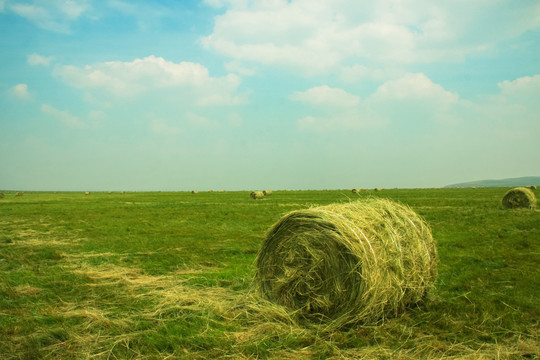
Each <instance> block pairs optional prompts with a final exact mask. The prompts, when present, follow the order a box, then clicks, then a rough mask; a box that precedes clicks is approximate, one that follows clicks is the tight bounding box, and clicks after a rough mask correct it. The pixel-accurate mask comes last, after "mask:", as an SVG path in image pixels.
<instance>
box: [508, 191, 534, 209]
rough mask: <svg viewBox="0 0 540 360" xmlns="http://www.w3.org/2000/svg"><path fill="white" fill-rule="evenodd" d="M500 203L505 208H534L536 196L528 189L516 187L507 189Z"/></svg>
mask: <svg viewBox="0 0 540 360" xmlns="http://www.w3.org/2000/svg"><path fill="white" fill-rule="evenodd" d="M502 205H503V207H504V208H505V209H517V208H526V209H534V208H535V207H536V197H535V196H534V193H533V192H532V191H531V190H530V189H527V188H525V187H517V188H514V189H510V190H508V191H507V192H506V194H504V197H503V199H502Z"/></svg>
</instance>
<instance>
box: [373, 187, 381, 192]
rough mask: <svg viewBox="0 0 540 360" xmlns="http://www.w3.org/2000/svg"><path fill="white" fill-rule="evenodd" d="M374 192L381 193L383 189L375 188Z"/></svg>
mask: <svg viewBox="0 0 540 360" xmlns="http://www.w3.org/2000/svg"><path fill="white" fill-rule="evenodd" d="M373 190H375V191H377V192H379V191H381V188H375V189H373Z"/></svg>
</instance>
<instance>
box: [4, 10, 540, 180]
mask: <svg viewBox="0 0 540 360" xmlns="http://www.w3.org/2000/svg"><path fill="white" fill-rule="evenodd" d="M0 49H1V51H0V64H1V67H0V109H1V110H0V134H1V140H0V189H5V190H10V189H12V190H19V189H20V190H191V189H199V190H206V189H214V190H220V189H225V190H242V189H245V190H254V189H335V188H356V187H358V188H372V187H383V188H384V187H390V188H393V187H440V186H444V185H447V184H451V183H456V182H463V181H469V180H478V179H498V178H506V177H519V176H538V175H540V161H538V160H539V155H538V154H540V141H539V140H540V136H539V135H540V101H539V99H540V2H539V1H537V0H521V1H515V0H497V1H493V0H489V1H483V0H482V1H474V2H470V1H463V0H455V1H447V2H444V3H442V2H433V1H429V0H414V1H397V0H381V1H370V2H368V1H364V2H359V1H356V0H337V1H336V0H292V1H284V0H283V1H282V0H261V1H250V0H202V1H172V0H170V1H149V0H148V1H143V0H139V1H129V2H128V1H124V0H100V1H97V0H81V1H74V0H73V1H71V0H25V1H22V0H20V1H19V0H0Z"/></svg>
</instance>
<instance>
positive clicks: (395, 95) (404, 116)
mask: <svg viewBox="0 0 540 360" xmlns="http://www.w3.org/2000/svg"><path fill="white" fill-rule="evenodd" d="M290 98H291V100H294V101H301V102H304V103H307V104H310V105H312V106H313V107H314V110H316V113H317V115H316V116H315V115H308V116H305V117H303V118H301V119H299V120H298V126H299V128H301V129H304V130H314V131H331V130H338V131H339V130H347V129H355V130H358V129H365V128H372V127H380V126H386V125H387V124H391V123H398V122H399V123H407V122H428V123H448V122H451V121H453V120H454V118H455V116H456V114H454V113H453V112H452V111H453V110H454V106H458V105H459V102H460V99H459V96H458V95H457V94H454V93H451V92H449V91H447V90H445V89H444V88H443V87H442V86H440V85H438V84H434V83H433V82H432V81H431V80H430V79H429V78H428V77H427V76H425V75H424V74H405V75H404V76H402V77H400V78H397V79H394V80H389V81H387V82H385V83H384V84H382V85H381V86H379V87H378V88H377V90H376V91H375V92H374V93H373V94H371V95H369V96H368V97H367V98H365V99H364V100H361V99H360V97H359V96H356V95H354V94H351V93H348V92H346V91H345V90H343V89H337V88H330V87H328V86H326V85H324V86H318V87H314V88H311V89H309V90H307V91H304V92H296V93H294V94H293V95H291V97H290ZM315 108H316V109H315Z"/></svg>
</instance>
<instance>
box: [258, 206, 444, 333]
mask: <svg viewBox="0 0 540 360" xmlns="http://www.w3.org/2000/svg"><path fill="white" fill-rule="evenodd" d="M437 261H438V257H437V250H436V247H435V243H434V241H433V237H432V235H431V230H430V228H429V226H428V225H427V224H426V223H425V222H424V221H423V220H422V219H421V218H420V217H419V216H418V215H417V214H416V213H415V212H414V211H413V210H411V209H410V208H408V207H407V206H404V205H400V204H397V203H394V202H391V201H389V200H384V199H368V200H364V201H356V202H351V203H346V204H332V205H327V206H321V207H315V208H311V209H306V210H298V211H293V212H291V213H289V214H287V215H285V216H284V217H282V218H281V219H280V220H279V221H278V222H277V223H276V224H275V225H274V226H273V227H272V228H271V229H270V230H269V232H268V234H267V237H266V239H265V241H264V243H263V245H262V248H261V250H260V252H259V254H258V256H257V259H256V267H257V270H256V275H255V285H256V287H257V290H258V293H259V294H260V295H261V296H262V297H263V298H265V299H268V300H270V301H273V302H276V303H278V304H280V305H283V306H285V307H287V308H289V309H291V310H293V311H295V312H296V314H298V315H299V316H300V317H301V318H303V319H308V320H312V321H316V322H320V321H328V322H329V325H328V326H330V327H334V328H338V327H342V326H344V325H348V324H354V323H376V322H379V321H381V320H382V319H384V318H385V317H387V316H392V315H396V314H398V313H400V312H401V311H403V310H404V309H405V308H406V306H407V305H411V304H414V303H417V302H419V301H420V300H422V298H423V297H424V295H425V292H426V291H427V290H428V289H429V288H431V287H432V286H433V284H434V282H435V279H436V277H437Z"/></svg>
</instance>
